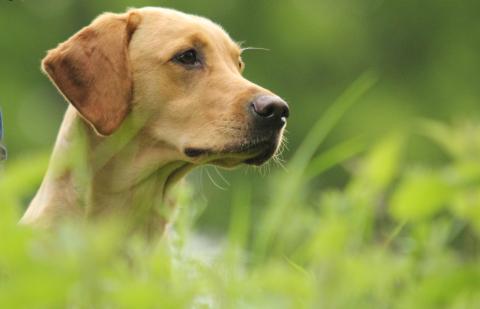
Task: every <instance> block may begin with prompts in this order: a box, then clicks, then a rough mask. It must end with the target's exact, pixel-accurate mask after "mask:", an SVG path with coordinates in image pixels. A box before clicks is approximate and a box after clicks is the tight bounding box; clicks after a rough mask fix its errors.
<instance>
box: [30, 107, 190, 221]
mask: <svg viewBox="0 0 480 309" xmlns="http://www.w3.org/2000/svg"><path fill="white" fill-rule="evenodd" d="M143 127H144V126H143V124H142V123H140V122H139V121H138V120H135V119H129V121H128V122H127V123H126V124H125V125H123V126H122V127H121V128H120V130H119V132H117V133H115V134H114V135H112V136H109V137H101V136H99V135H98V134H96V133H95V132H94V130H93V129H92V128H91V126H90V125H88V124H87V123H85V121H84V120H83V119H81V117H80V116H79V115H78V113H77V112H76V110H75V109H74V108H72V107H69V108H68V110H67V112H66V114H65V118H64V120H63V123H62V126H61V129H60V132H59V135H58V137H57V141H56V143H55V147H54V151H53V154H52V157H51V160H50V164H49V167H48V170H47V174H46V176H45V178H44V180H43V182H42V184H41V187H40V189H39V191H38V192H37V194H36V196H35V197H34V199H33V200H32V202H31V204H30V206H29V208H28V210H27V212H26V213H25V215H24V217H23V218H22V223H27V224H33V225H40V226H50V225H52V224H55V223H56V221H61V220H62V219H64V218H63V217H65V216H67V215H68V216H69V217H71V216H72V214H75V216H77V217H80V218H84V217H88V218H92V217H93V218H95V217H101V216H102V214H108V215H109V216H111V215H112V214H113V215H116V214H118V216H120V217H124V218H129V219H131V220H130V221H131V223H132V227H133V228H135V225H136V224H137V225H138V226H142V228H144V229H148V230H151V229H163V225H164V223H165V219H166V218H165V217H166V215H167V213H168V212H169V211H168V208H169V206H168V204H171V203H168V201H167V199H166V192H167V191H168V190H169V189H170V188H171V187H172V185H173V184H175V183H176V182H177V181H178V180H179V179H180V178H181V177H182V176H183V175H185V174H186V173H187V172H188V171H189V170H190V169H191V168H192V167H193V165H192V164H189V163H187V162H185V161H179V160H178V153H177V152H176V150H175V149H174V148H173V147H171V146H169V145H167V144H162V143H159V142H157V141H154V139H152V138H149V135H148V134H145V132H142V133H143V134H138V133H140V131H141V130H143ZM134 216H135V217H134ZM145 220H148V222H146V221H145Z"/></svg>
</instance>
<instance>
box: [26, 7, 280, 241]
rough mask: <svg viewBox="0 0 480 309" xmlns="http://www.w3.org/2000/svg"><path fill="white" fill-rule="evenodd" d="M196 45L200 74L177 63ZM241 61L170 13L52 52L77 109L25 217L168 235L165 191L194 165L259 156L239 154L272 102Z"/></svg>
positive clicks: (227, 42)
mask: <svg viewBox="0 0 480 309" xmlns="http://www.w3.org/2000/svg"><path fill="white" fill-rule="evenodd" d="M192 47H194V48H197V49H198V50H201V51H202V57H203V58H205V59H206V62H205V64H204V66H203V67H202V68H201V69H195V70H188V69H185V68H183V67H181V66H180V65H178V64H177V63H174V61H172V58H173V57H174V56H175V55H176V54H177V53H178V52H181V51H183V50H185V49H188V48H192ZM240 54H241V49H240V48H239V46H238V45H237V44H236V43H234V42H233V41H232V40H231V39H230V38H229V36H228V35H227V34H226V33H225V32H224V31H223V30H222V29H221V28H220V27H219V26H218V25H216V24H214V23H213V22H211V21H209V20H207V19H204V18H201V17H197V16H192V15H187V14H184V13H180V12H178V11H175V10H170V9H162V8H143V9H132V10H130V11H128V12H126V13H124V14H111V13H107V14H103V15H100V16H99V17H98V18H97V19H95V20H94V21H93V22H92V23H91V24H90V25H89V26H87V27H85V28H83V29H81V30H80V31H79V32H78V33H77V34H75V35H73V36H72V37H71V38H69V39H68V40H67V41H65V42H64V43H61V44H60V45H59V46H58V47H57V48H55V49H53V50H51V51H49V52H48V54H47V56H46V57H45V59H44V60H43V62H42V68H43V70H44V72H45V73H46V74H47V76H48V77H49V78H50V79H51V81H52V82H53V83H54V85H55V86H56V87H57V88H58V90H59V91H60V93H61V94H62V95H63V96H64V97H65V99H66V100H67V101H68V102H69V103H70V106H69V108H68V110H67V112H66V114H65V118H64V120H63V123H62V125H61V128H60V131H59V134H58V137H57V141H56V143H55V147H54V150H53V154H52V158H51V162H50V165H49V168H48V171H47V174H46V176H45V178H44V180H43V182H42V184H41V186H40V189H39V191H38V192H37V194H36V195H35V197H34V199H33V200H32V202H31V204H30V206H29V208H28V209H27V211H26V213H25V215H24V216H23V218H22V219H21V222H22V223H24V224H30V225H35V226H44V227H49V226H52V225H54V224H55V223H58V222H61V221H63V220H65V219H66V218H76V217H77V218H78V217H79V218H104V215H108V216H111V215H112V214H117V215H120V216H121V217H123V218H129V220H130V221H131V222H133V224H132V228H133V229H137V228H140V229H142V230H145V231H147V232H148V233H155V232H161V231H162V230H163V227H164V225H165V216H164V213H165V207H166V206H165V205H166V204H168V203H165V202H166V197H165V196H166V192H167V191H168V190H169V188H170V187H171V186H172V185H173V184H174V183H176V182H177V181H178V180H179V179H180V178H181V177H182V176H183V175H185V174H186V173H187V172H188V171H190V170H191V169H192V168H193V167H195V166H198V165H200V164H206V163H212V164H217V165H220V166H226V167H231V166H236V165H238V164H240V163H242V162H244V161H245V160H246V159H248V158H251V157H253V156H255V155H258V151H257V152H252V151H233V150H232V151H231V149H247V148H248V147H243V146H245V145H246V144H247V143H249V142H251V138H250V137H249V135H248V134H247V133H248V132H249V130H250V129H251V124H250V120H249V118H248V113H247V108H246V106H247V104H248V102H250V101H251V100H252V98H253V97H255V96H257V95H273V94H272V93H271V92H270V91H268V90H266V89H264V88H261V87H259V86H258V85H255V84H253V83H251V82H249V81H248V80H246V79H245V78H243V77H242V75H241V71H242V70H243V63H242V61H241V58H240ZM282 130H283V129H282ZM281 136H282V131H279V132H278V134H276V135H275V136H274V137H272V138H273V139H274V141H273V142H274V143H275V147H278V143H279V141H280V139H281ZM79 145H80V146H81V147H79ZM242 147H243V148H242ZM186 149H206V151H205V155H197V153H194V152H193V151H191V152H190V153H189V152H188V151H187V150H186ZM198 154H200V153H198Z"/></svg>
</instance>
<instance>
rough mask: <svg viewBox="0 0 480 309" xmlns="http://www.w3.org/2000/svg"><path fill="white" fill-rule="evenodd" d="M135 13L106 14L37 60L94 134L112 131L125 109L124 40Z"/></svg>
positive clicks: (129, 33)
mask: <svg viewBox="0 0 480 309" xmlns="http://www.w3.org/2000/svg"><path fill="white" fill-rule="evenodd" d="M140 21H141V17H140V15H139V14H138V13H135V12H129V13H125V14H111V13H106V14H103V15H100V16H99V17H98V18H97V19H95V20H94V21H93V22H92V23H91V24H90V25H89V26H87V27H85V28H83V29H82V30H80V31H79V32H78V33H76V34H75V35H74V36H72V37H71V38H70V39H68V40H67V41H66V42H64V43H61V44H60V45H59V46H58V47H57V48H55V49H53V50H50V51H49V52H48V54H47V56H46V57H45V58H44V59H43V61H42V70H43V71H44V72H45V73H46V74H47V75H48V76H49V78H50V79H51V80H52V82H53V83H54V84H55V86H56V87H57V88H58V89H59V91H60V92H61V93H62V94H63V96H64V97H65V98H66V99H67V100H68V101H69V102H70V103H71V104H72V105H73V106H74V107H75V108H76V109H77V111H78V112H79V113H80V115H81V116H82V117H83V118H84V119H85V120H86V121H87V122H89V123H90V124H91V125H92V126H93V128H94V129H95V130H96V132H97V133H99V134H100V135H110V134H112V133H113V132H114V131H115V130H116V129H117V128H118V127H119V126H120V124H121V123H122V121H123V119H124V118H125V117H126V116H127V114H128V113H129V111H130V105H131V102H130V101H131V97H132V91H133V89H132V76H131V70H130V65H129V59H128V45H129V43H130V38H131V37H132V34H133V33H134V32H135V30H136V28H137V26H138V24H139V23H140Z"/></svg>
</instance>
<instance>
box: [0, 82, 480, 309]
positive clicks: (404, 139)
mask: <svg viewBox="0 0 480 309" xmlns="http://www.w3.org/2000/svg"><path fill="white" fill-rule="evenodd" d="M374 81H375V78H374V77H373V76H372V75H371V74H367V75H364V76H363V77H361V78H360V79H359V80H358V81H357V82H356V83H354V84H353V85H352V87H351V88H349V90H347V91H346V92H345V94H344V95H343V96H342V97H341V98H340V99H339V100H338V101H337V102H336V103H335V104H334V105H332V107H331V109H330V111H329V112H327V113H326V116H325V117H324V118H322V119H320V121H319V122H318V125H316V126H315V127H314V128H313V129H312V132H311V133H310V135H309V137H307V138H306V139H305V144H303V145H302V146H301V147H300V148H299V150H297V152H296V154H295V155H294V157H293V159H292V161H291V162H290V164H288V165H287V169H286V170H284V171H281V172H278V174H274V177H272V178H271V180H270V181H271V183H270V185H271V186H270V187H266V188H269V189H268V190H269V192H270V193H271V194H270V195H271V199H270V200H269V201H267V203H268V205H267V207H264V208H262V209H264V211H263V213H262V214H261V218H260V220H258V218H254V217H253V216H252V214H253V211H254V209H255V207H256V206H257V205H256V204H255V203H256V202H255V201H253V200H252V199H251V190H252V188H251V187H250V186H249V184H248V183H243V184H241V185H239V186H235V192H234V195H233V200H232V203H231V207H232V217H231V220H230V229H229V233H228V235H226V237H225V240H224V241H225V243H226V245H225V246H219V247H218V248H217V249H219V250H220V253H218V254H217V255H216V256H215V257H214V258H213V259H212V260H209V261H206V260H203V259H201V258H199V257H198V256H197V255H196V254H195V252H193V253H192V252H188V251H187V250H186V249H185V243H188V240H189V237H190V236H191V234H192V233H191V231H192V228H193V224H194V222H195V219H196V217H197V216H198V213H199V212H200V211H201V210H202V209H203V207H204V205H203V204H202V203H201V202H198V200H197V199H195V198H194V197H195V193H194V191H193V190H191V188H190V187H188V186H186V187H179V188H178V190H177V192H176V195H177V196H178V200H179V205H178V207H179V214H178V218H177V223H176V227H175V228H174V229H173V230H171V231H168V232H167V233H166V235H165V237H163V238H162V240H161V241H159V243H157V244H151V243H147V242H146V241H145V240H144V239H142V238H140V237H138V236H131V237H125V236H124V235H123V233H122V232H123V231H122V226H121V225H119V224H117V223H115V222H103V223H102V224H101V225H96V224H87V223H81V224H79V223H76V224H73V223H70V224H65V225H64V226H61V227H59V228H58V229H57V230H55V231H53V232H41V231H37V230H30V229H28V228H25V227H20V226H17V224H16V221H17V219H18V210H19V209H20V205H21V204H22V203H24V201H25V200H26V199H28V195H29V194H30V193H31V192H32V188H33V187H34V186H35V185H36V184H37V183H38V180H39V179H40V178H41V175H42V173H43V171H44V168H45V165H46V159H47V156H46V155H44V154H42V155H38V156H37V157H35V158H32V157H29V158H26V159H20V160H19V161H17V162H14V161H12V162H9V163H8V166H7V168H6V169H5V172H4V173H3V174H2V175H1V178H0V202H1V207H0V235H2V238H1V241H0V308H56V307H62V308H63V307H74V308H92V307H93V308H103V307H105V308H108V307H113V308H477V307H480V289H479V288H478V287H479V286H480V268H479V266H478V265H479V263H480V256H479V250H480V242H479V237H480V138H479V137H480V125H478V124H475V123H463V124H458V125H455V126H448V125H445V124H442V123H439V122H434V121H419V122H418V123H419V125H418V126H416V127H413V128H411V130H410V131H409V132H393V133H388V134H386V135H385V136H384V138H382V139H379V140H375V141H369V142H366V141H365V140H363V139H361V138H360V139H356V138H355V139H352V140H349V141H346V142H344V143H341V144H340V145H338V146H334V147H333V148H332V149H331V150H329V151H326V152H324V153H323V154H320V155H319V156H317V157H315V150H316V149H317V147H318V145H319V144H320V143H321V142H322V141H323V139H324V137H325V136H326V135H327V134H328V132H329V131H330V130H331V129H332V127H333V126H334V125H335V123H336V121H337V120H338V119H339V118H340V117H341V116H342V114H343V112H344V111H345V110H346V109H347V108H348V107H349V106H350V105H351V104H352V103H354V102H355V101H356V100H358V98H359V97H360V96H361V95H362V94H363V93H364V92H365V91H367V90H368V89H369V88H370V87H371V86H372V85H373V83H374ZM417 133H420V134H417ZM412 139H421V141H422V142H424V143H425V144H427V143H430V144H431V145H432V148H433V147H436V148H435V149H441V151H443V152H445V156H446V158H447V159H446V160H447V162H446V163H445V164H442V165H438V164H437V165H433V164H432V165H430V164H428V162H427V163H425V162H423V163H421V162H420V161H416V160H411V159H409V158H408V156H406V155H405V154H406V150H408V148H409V144H410V141H411V140H412ZM434 145H436V146H434ZM360 153H361V154H360ZM352 158H353V159H354V162H352V163H353V164H347V165H346V166H347V169H348V170H350V180H349V181H348V183H347V184H346V185H345V186H344V187H337V188H330V189H323V190H321V191H319V190H318V189H317V188H316V187H315V182H314V181H312V180H315V179H317V178H318V177H323V175H324V174H322V173H323V172H324V171H325V170H327V169H328V168H329V167H331V166H333V165H337V164H343V163H344V161H345V160H347V159H352ZM208 249H211V248H208Z"/></svg>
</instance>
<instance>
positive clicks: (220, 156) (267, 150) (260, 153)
mask: <svg viewBox="0 0 480 309" xmlns="http://www.w3.org/2000/svg"><path fill="white" fill-rule="evenodd" d="M278 144H279V142H278V140H277V139H275V140H273V141H272V140H267V141H262V142H256V143H254V142H251V143H246V144H245V143H242V144H240V143H239V144H233V145H229V146H227V147H223V149H222V150H217V151H215V150H212V149H204V148H186V149H185V151H184V152H185V154H186V155H187V156H188V157H190V158H192V159H196V160H198V161H202V163H211V164H215V165H218V166H221V167H226V168H233V167H236V166H238V165H240V164H242V163H244V164H248V165H255V166H260V165H262V164H264V163H265V162H267V161H268V160H269V159H270V158H271V157H273V155H274V154H275V152H276V151H277V148H278Z"/></svg>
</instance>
